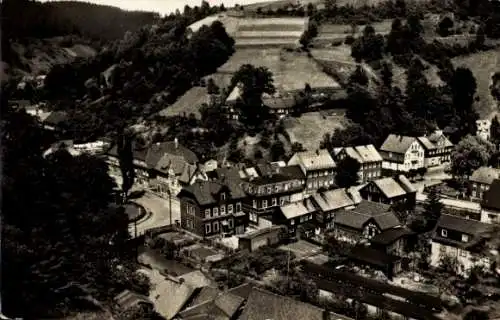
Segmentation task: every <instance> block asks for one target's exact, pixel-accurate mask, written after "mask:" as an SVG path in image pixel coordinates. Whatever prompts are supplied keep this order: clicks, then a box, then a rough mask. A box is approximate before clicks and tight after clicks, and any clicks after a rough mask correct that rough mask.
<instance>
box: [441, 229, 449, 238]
mask: <svg viewBox="0 0 500 320" xmlns="http://www.w3.org/2000/svg"><path fill="white" fill-rule="evenodd" d="M441 236H442V237H443V238H446V237H447V236H448V230H446V229H441Z"/></svg>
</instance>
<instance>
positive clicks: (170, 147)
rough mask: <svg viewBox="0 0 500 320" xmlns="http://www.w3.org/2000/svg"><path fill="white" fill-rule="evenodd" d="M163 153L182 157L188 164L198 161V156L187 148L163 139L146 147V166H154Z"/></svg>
mask: <svg viewBox="0 0 500 320" xmlns="http://www.w3.org/2000/svg"><path fill="white" fill-rule="evenodd" d="M165 154H170V155H175V156H179V157H183V158H184V160H185V161H186V162H188V163H189V164H196V163H198V157H197V156H196V154H195V153H194V152H193V151H191V150H189V149H188V148H186V147H184V146H183V145H181V144H179V143H177V145H176V143H175V141H165V142H158V143H155V144H153V145H152V146H151V147H150V148H149V149H148V153H147V156H146V163H147V164H148V166H151V167H155V166H156V163H158V161H159V160H160V159H161V157H163V155H165Z"/></svg>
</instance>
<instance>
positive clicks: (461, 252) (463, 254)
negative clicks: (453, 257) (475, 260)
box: [458, 249, 467, 257]
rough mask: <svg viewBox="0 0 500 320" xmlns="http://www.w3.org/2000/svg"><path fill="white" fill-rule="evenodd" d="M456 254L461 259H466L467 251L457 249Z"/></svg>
mask: <svg viewBox="0 0 500 320" xmlns="http://www.w3.org/2000/svg"><path fill="white" fill-rule="evenodd" d="M458 253H459V254H460V256H461V257H467V251H465V250H460V249H458Z"/></svg>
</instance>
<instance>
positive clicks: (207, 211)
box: [205, 209, 210, 218]
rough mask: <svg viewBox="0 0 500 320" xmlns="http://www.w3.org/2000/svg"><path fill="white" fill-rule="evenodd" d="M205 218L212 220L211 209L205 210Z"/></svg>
mask: <svg viewBox="0 0 500 320" xmlns="http://www.w3.org/2000/svg"><path fill="white" fill-rule="evenodd" d="M205 218H210V209H205Z"/></svg>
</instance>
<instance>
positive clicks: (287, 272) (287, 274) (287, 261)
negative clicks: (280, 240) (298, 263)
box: [286, 249, 290, 283]
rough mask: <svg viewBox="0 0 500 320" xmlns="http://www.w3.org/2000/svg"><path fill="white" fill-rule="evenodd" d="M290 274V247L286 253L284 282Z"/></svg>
mask: <svg viewBox="0 0 500 320" xmlns="http://www.w3.org/2000/svg"><path fill="white" fill-rule="evenodd" d="M289 274H290V249H288V254H287V257H286V282H287V283H288V278H289Z"/></svg>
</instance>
